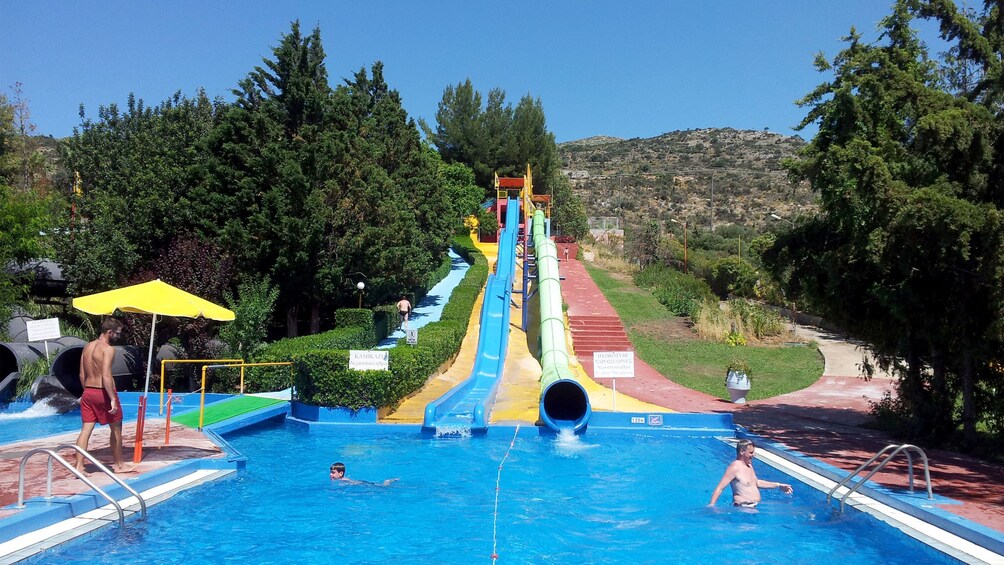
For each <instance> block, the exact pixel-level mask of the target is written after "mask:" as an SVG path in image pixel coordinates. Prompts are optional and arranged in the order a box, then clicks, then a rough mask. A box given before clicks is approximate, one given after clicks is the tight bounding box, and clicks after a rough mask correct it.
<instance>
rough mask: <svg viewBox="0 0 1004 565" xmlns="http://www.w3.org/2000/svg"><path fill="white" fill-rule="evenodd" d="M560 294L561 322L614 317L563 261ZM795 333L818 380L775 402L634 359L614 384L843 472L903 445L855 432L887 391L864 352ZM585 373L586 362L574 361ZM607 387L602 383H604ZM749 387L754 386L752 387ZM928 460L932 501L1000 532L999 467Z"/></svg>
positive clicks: (573, 263) (1003, 525) (894, 482)
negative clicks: (810, 351)
mask: <svg viewBox="0 0 1004 565" xmlns="http://www.w3.org/2000/svg"><path fill="white" fill-rule="evenodd" d="M561 273H562V275H563V276H564V277H565V280H564V281H563V282H562V291H563V292H562V295H563V298H564V300H565V302H567V303H568V315H569V316H573V315H613V316H616V312H615V311H614V309H613V307H612V306H611V305H610V303H609V302H607V300H606V298H605V297H604V296H603V293H602V292H600V290H599V288H598V287H597V286H596V284H595V283H594V282H593V280H592V278H590V276H589V274H588V273H587V272H586V269H585V267H584V266H583V265H582V263H581V262H579V261H577V260H574V259H572V260H569V261H563V262H562V264H561ZM795 331H796V333H797V334H799V335H801V336H803V337H805V338H807V339H814V340H816V342H817V343H818V344H819V350H820V352H821V353H822V354H823V357H824V358H825V368H824V370H823V375H822V376H821V377H820V378H819V380H818V381H816V382H815V383H814V384H813V385H811V386H809V387H807V388H805V389H802V390H799V391H795V392H792V393H789V394H784V395H781V396H777V397H774V398H769V399H764V400H758V401H753V402H750V403H748V404H732V403H731V402H728V401H726V400H722V399H719V398H716V397H713V396H710V395H707V394H704V393H702V392H698V391H695V390H692V389H689V388H686V387H683V386H681V385H679V384H677V383H675V382H673V380H672V378H673V376H672V375H666V376H663V375H660V374H659V373H658V372H656V371H655V370H654V369H652V368H651V367H649V366H648V365H647V364H645V363H644V362H643V361H641V359H639V358H637V357H635V372H636V378H634V379H621V382H620V383H619V384H618V389H619V391H623V392H624V393H625V394H629V395H631V396H633V397H635V398H637V399H639V400H642V401H645V402H650V403H652V404H656V405H659V406H663V407H665V408H668V409H670V410H675V411H679V412H703V413H722V412H731V413H732V415H733V419H734V421H735V422H736V424H738V425H741V426H743V427H745V428H746V429H748V430H749V431H750V432H752V433H754V434H757V435H759V436H761V437H763V438H765V439H767V440H770V441H773V442H777V443H779V444H782V445H784V446H786V447H788V448H789V449H791V450H793V451H796V452H799V453H801V454H804V455H807V456H809V457H812V458H815V459H818V460H821V461H823V462H825V463H828V464H830V465H832V466H834V467H837V468H839V469H842V470H844V471H847V472H850V471H853V470H854V469H856V468H857V467H858V466H859V465H861V464H862V463H864V462H865V461H867V460H868V459H869V458H871V456H873V455H874V454H875V453H876V452H878V451H879V450H880V449H882V448H883V447H885V446H886V445H889V444H892V443H896V444H899V443H902V442H900V441H897V440H895V439H894V438H892V437H891V436H890V435H889V434H887V433H885V432H881V431H877V430H871V429H866V428H864V427H861V426H862V424H864V423H865V422H867V421H868V420H869V414H868V410H869V407H870V405H869V403H870V402H874V401H877V400H880V399H881V398H882V395H883V393H884V392H885V391H886V390H892V386H893V382H894V380H893V379H892V377H890V376H889V375H887V374H879V375H876V376H875V378H873V379H870V380H867V381H866V380H865V379H864V377H861V376H859V374H860V373H859V370H858V364H860V363H861V360H862V356H863V355H864V354H865V350H864V349H862V348H861V346H860V344H856V343H852V342H848V341H847V340H846V339H844V338H842V337H841V336H839V335H834V334H831V333H828V332H824V331H821V330H818V329H815V328H810V327H803V326H799V327H796V328H795ZM579 362H580V363H582V365H583V366H585V367H587V372H590V373H591V367H590V365H591V363H589V362H588V361H585V360H582V359H580V360H579ZM605 384H609V383H605ZM754 386H755V385H754ZM925 451H926V453H927V456H928V458H929V460H930V466H931V482H932V484H933V486H934V491H935V493H936V494H939V495H942V496H946V497H949V498H952V499H954V500H955V501H957V502H959V503H961V504H944V505H939V507H940V508H941V509H942V510H944V511H946V512H949V513H952V514H955V515H958V516H961V517H963V518H966V519H968V520H971V521H973V522H976V523H978V524H982V525H984V526H987V527H988V528H991V529H993V530H996V531H998V532H1004V468H1001V467H1000V466H996V465H991V464H989V463H986V462H983V461H980V460H977V459H975V458H972V457H967V456H965V455H960V454H958V453H952V452H948V451H942V450H936V449H932V450H925ZM886 469H889V472H886V471H885V470H883V471H882V472H880V473H878V474H876V475H875V476H874V477H872V480H874V481H875V482H877V483H880V484H882V485H884V486H890V487H906V486H907V474H906V461H905V458H898V459H897V460H895V461H894V462H892V463H890V464H889V465H888V466H887V467H886Z"/></svg>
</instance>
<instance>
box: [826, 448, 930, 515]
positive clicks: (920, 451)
mask: <svg viewBox="0 0 1004 565" xmlns="http://www.w3.org/2000/svg"><path fill="white" fill-rule="evenodd" d="M890 450H892V453H889V455H888V456H887V457H886V458H885V459H883V460H882V461H881V462H879V464H878V465H877V466H876V467H875V468H874V469H872V470H871V471H870V472H869V473H868V474H867V475H865V477H864V478H863V479H861V480H860V481H858V482H857V483H856V484H855V485H854V486H852V487H851V488H849V489H848V490H847V492H845V493H844V495H843V496H842V497H840V511H841V512H843V511H844V503H845V502H846V501H847V499H848V498H849V497H850V496H851V495H852V494H854V493H855V492H857V490H858V489H859V488H860V487H861V485H863V484H865V483H867V482H868V480H869V479H871V478H872V475H874V474H875V473H877V472H879V471H880V470H881V469H882V468H883V467H885V466H886V464H888V463H889V461H891V460H892V458H893V457H895V456H896V455H898V454H899V453H904V454H906V466H907V474H908V476H909V483H910V492H911V493H912V492H913V455H912V454H911V452H916V453H917V454H918V455H920V458H921V460H922V461H923V462H924V481H925V482H926V483H927V498H928V499H933V498H934V492H933V491H932V490H931V469H930V466H929V465H928V462H927V454H926V453H924V450H923V449H921V448H919V447H917V446H916V445H910V444H909V443H904V444H903V445H896V444H889V445H887V446H885V447H884V448H882V449H881V450H880V451H879V452H878V453H876V454H875V455H873V456H872V458H871V459H869V460H868V461H865V462H864V463H862V464H861V466H860V467H858V468H857V469H855V470H854V472H853V473H851V474H849V475H847V476H846V477H844V480H842V481H840V482H839V483H837V485H836V486H834V487H833V488H832V489H830V492H829V493H827V495H826V503H827V504H829V503H830V499H831V498H832V497H833V494H834V493H835V492H837V489H839V488H840V487H842V486H846V485H847V484H848V483H849V482H850V481H851V479H853V478H854V477H856V476H858V475H859V474H860V473H861V472H862V471H864V470H865V469H866V468H868V466H869V465H871V464H872V463H874V462H875V461H876V460H878V458H879V457H882V456H883V455H885V454H886V453H888V452H889V451H890Z"/></svg>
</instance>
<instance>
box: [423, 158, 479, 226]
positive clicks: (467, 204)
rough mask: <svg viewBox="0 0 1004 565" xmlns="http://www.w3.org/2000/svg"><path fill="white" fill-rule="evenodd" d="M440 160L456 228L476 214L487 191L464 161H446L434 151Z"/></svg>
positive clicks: (441, 173) (439, 163) (438, 160)
mask: <svg viewBox="0 0 1004 565" xmlns="http://www.w3.org/2000/svg"><path fill="white" fill-rule="evenodd" d="M433 156H434V157H433V158H434V159H435V160H436V161H437V162H438V170H439V176H440V178H441V179H442V182H443V188H444V189H445V191H446V200H447V203H448V204H449V208H450V212H449V213H448V215H449V217H450V218H451V219H453V220H456V222H457V223H456V229H458V230H459V229H460V228H461V227H462V226H463V221H464V218H466V217H467V216H470V215H476V214H477V213H478V210H479V209H480V208H481V202H482V201H484V196H485V191H484V190H483V189H482V188H481V187H480V186H478V185H477V183H476V182H475V180H474V171H472V170H471V168H470V167H468V166H467V165H465V164H463V163H444V162H443V161H442V160H441V159H440V158H439V154H438V153H435V152H433Z"/></svg>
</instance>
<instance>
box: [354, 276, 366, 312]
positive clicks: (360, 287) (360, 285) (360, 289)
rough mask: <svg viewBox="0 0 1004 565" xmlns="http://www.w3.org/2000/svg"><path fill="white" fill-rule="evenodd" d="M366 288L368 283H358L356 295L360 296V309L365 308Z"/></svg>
mask: <svg viewBox="0 0 1004 565" xmlns="http://www.w3.org/2000/svg"><path fill="white" fill-rule="evenodd" d="M365 288H366V283H364V282H363V281H359V282H357V283H356V293H357V294H359V309H360V310H362V308H363V290H364V289H365Z"/></svg>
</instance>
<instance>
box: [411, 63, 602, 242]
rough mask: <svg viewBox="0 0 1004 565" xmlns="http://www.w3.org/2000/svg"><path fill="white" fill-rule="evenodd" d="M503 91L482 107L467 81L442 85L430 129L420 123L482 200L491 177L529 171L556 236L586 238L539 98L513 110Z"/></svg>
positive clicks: (491, 195) (578, 204)
mask: <svg viewBox="0 0 1004 565" xmlns="http://www.w3.org/2000/svg"><path fill="white" fill-rule="evenodd" d="M505 97H506V94H505V91H503V90H501V89H497V88H496V89H493V90H491V91H490V92H489V93H488V97H487V100H486V101H485V104H484V107H482V96H481V93H480V92H478V91H477V90H475V89H474V86H473V85H472V84H471V81H470V79H467V80H466V81H464V82H462V83H459V84H457V85H456V86H452V85H451V86H447V87H446V89H445V91H444V92H443V98H442V100H441V101H440V103H439V108H438V110H437V112H436V128H435V130H433V129H432V128H430V127H429V126H428V125H427V124H424V123H423V124H422V127H423V129H424V130H425V133H426V135H427V137H428V138H429V141H430V142H431V143H432V144H433V145H434V146H435V147H436V148H437V149H438V151H439V153H440V155H441V156H442V158H443V161H445V162H447V163H458V162H459V163H464V164H465V165H467V166H469V167H470V168H471V169H472V170H473V171H474V176H475V181H476V182H477V184H478V185H479V186H481V187H483V189H484V190H485V196H486V197H487V198H495V194H494V191H493V181H494V175H495V174H496V173H497V174H498V175H499V176H517V177H519V176H523V174H524V172H525V171H526V167H527V165H530V167H531V169H532V172H533V182H534V187H533V190H534V193H536V194H546V195H550V196H551V199H552V202H553V203H554V206H555V207H554V209H553V210H552V216H551V218H552V221H553V222H554V228H555V231H556V232H558V233H561V234H562V235H571V236H574V237H583V236H584V235H585V234H586V233H588V226H587V219H586V212H585V206H584V205H583V204H582V202H581V201H580V200H579V198H578V197H577V196H576V195H575V194H574V192H572V190H571V186H570V185H569V184H568V183H567V179H565V178H564V175H562V174H561V163H560V159H559V158H558V148H557V144H556V143H555V139H554V134H553V133H551V132H550V131H548V129H547V120H546V117H545V114H544V108H543V104H542V103H541V101H540V99H539V98H533V97H532V96H530V95H527V96H524V97H523V98H522V99H521V100H520V101H519V104H517V105H516V107H515V109H514V108H513V107H512V106H511V105H510V104H507V103H506V101H505Z"/></svg>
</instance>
